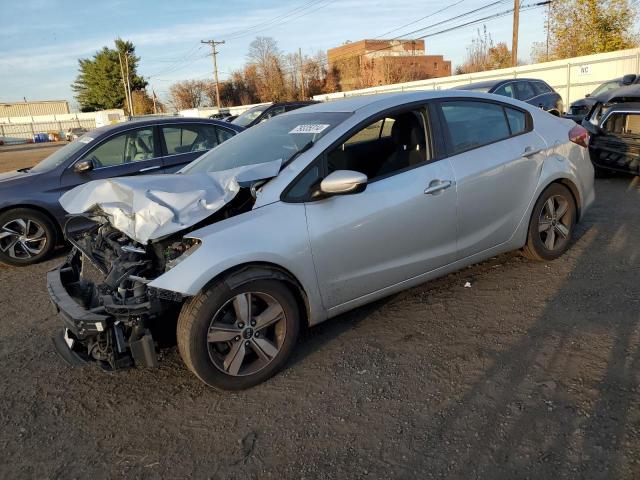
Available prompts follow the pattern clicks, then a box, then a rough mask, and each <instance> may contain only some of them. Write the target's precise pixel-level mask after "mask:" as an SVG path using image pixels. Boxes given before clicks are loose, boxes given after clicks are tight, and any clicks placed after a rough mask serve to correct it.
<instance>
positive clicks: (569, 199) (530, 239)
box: [522, 183, 576, 261]
mask: <svg viewBox="0 0 640 480" xmlns="http://www.w3.org/2000/svg"><path fill="white" fill-rule="evenodd" d="M550 199H552V200H551V201H552V202H553V203H554V204H556V203H557V202H558V201H559V199H563V201H564V202H566V205H567V210H566V212H565V213H563V214H562V216H561V218H554V219H551V218H548V217H549V216H548V215H547V214H546V213H547V212H548V206H547V202H548V201H549V200H550ZM558 210H559V213H562V210H560V209H558ZM547 219H548V220H547ZM547 224H548V225H549V227H548V230H545V231H542V230H541V229H542V228H545V227H546V226H547ZM575 224H576V203H575V200H574V198H573V195H572V194H571V192H570V191H569V189H568V188H567V187H565V186H564V185H561V184H559V183H553V184H551V185H550V186H549V187H547V188H546V189H545V190H544V191H543V192H542V194H541V195H540V197H539V198H538V201H537V202H536V204H535V206H534V207H533V212H532V214H531V220H530V221H529V230H528V234H527V243H526V245H525V246H524V248H523V249H522V254H523V255H524V256H525V257H527V258H529V259H531V260H537V261H549V260H555V259H556V258H558V257H560V256H562V255H563V254H564V253H565V252H566V251H567V249H568V248H569V245H570V244H571V239H572V238H573V232H574V229H575ZM550 232H552V233H550ZM561 232H563V233H561ZM565 234H566V235H565ZM549 235H553V239H550V238H549ZM556 235H557V237H558V241H557V242H556V243H555V244H554V241H553V240H555V238H556ZM549 245H551V246H552V248H549Z"/></svg>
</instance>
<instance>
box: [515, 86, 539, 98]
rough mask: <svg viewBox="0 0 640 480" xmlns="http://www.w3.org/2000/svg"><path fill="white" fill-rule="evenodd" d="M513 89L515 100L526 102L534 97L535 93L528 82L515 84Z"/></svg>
mask: <svg viewBox="0 0 640 480" xmlns="http://www.w3.org/2000/svg"><path fill="white" fill-rule="evenodd" d="M515 87H516V98H517V99H518V100H523V101H526V100H529V99H531V98H533V97H535V96H536V94H535V92H534V91H533V87H532V86H531V84H530V83H529V82H516V83H515Z"/></svg>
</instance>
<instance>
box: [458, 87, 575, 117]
mask: <svg viewBox="0 0 640 480" xmlns="http://www.w3.org/2000/svg"><path fill="white" fill-rule="evenodd" d="M454 89H455V90H467V91H471V92H482V93H493V94H494V95H501V96H503V97H509V98H515V99H518V100H522V101H523V102H527V103H528V104H529V105H533V106H534V107H539V108H541V109H543V110H546V111H547V112H549V113H551V114H552V115H555V116H559V115H562V113H563V111H564V106H563V104H562V97H561V96H560V94H559V93H558V92H556V91H555V90H554V89H553V88H551V86H549V84H547V83H546V82H544V81H542V80H536V79H533V78H518V79H517V80H514V79H509V80H491V81H487V82H477V83H470V84H469V85H464V86H460V87H454Z"/></svg>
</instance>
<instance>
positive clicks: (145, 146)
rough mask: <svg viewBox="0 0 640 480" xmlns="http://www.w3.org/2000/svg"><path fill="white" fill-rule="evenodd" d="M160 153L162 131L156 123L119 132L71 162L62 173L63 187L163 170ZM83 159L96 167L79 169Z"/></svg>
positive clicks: (67, 187) (68, 187) (65, 188)
mask: <svg viewBox="0 0 640 480" xmlns="http://www.w3.org/2000/svg"><path fill="white" fill-rule="evenodd" d="M160 152H161V148H160V142H159V139H158V130H157V127H155V126H147V127H140V128H132V129H130V130H126V131H124V132H119V133H116V134H114V135H112V136H109V137H106V138H105V139H103V140H99V141H98V142H97V143H96V145H95V146H94V147H93V148H92V149H91V150H89V151H88V152H87V153H85V154H84V155H83V156H82V157H81V158H79V159H78V160H76V161H75V162H74V163H73V164H71V165H70V166H69V167H68V168H67V169H66V170H65V171H64V173H63V174H62V177H61V179H60V183H61V188H62V190H63V191H64V190H68V189H71V188H73V187H75V186H77V185H80V184H82V183H86V182H88V181H91V180H99V179H104V178H113V177H121V176H125V175H140V174H149V173H161V171H162V156H161V154H160ZM82 161H89V162H91V164H92V166H93V168H92V169H91V170H88V171H85V172H80V173H79V172H76V171H75V169H74V165H76V164H77V163H78V162H82Z"/></svg>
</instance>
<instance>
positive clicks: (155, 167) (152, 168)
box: [138, 165, 162, 173]
mask: <svg viewBox="0 0 640 480" xmlns="http://www.w3.org/2000/svg"><path fill="white" fill-rule="evenodd" d="M161 166H162V165H154V166H153V167H147V168H141V169H140V170H138V173H144V172H150V171H152V170H158V169H159V168H161Z"/></svg>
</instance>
